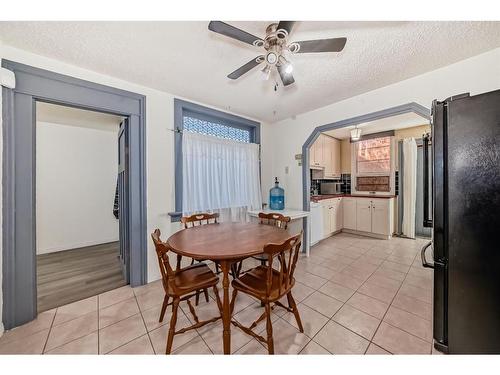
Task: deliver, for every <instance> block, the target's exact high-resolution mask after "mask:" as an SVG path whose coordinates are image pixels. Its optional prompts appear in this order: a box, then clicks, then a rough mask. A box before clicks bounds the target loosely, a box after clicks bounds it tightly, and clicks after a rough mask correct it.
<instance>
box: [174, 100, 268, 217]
mask: <svg viewBox="0 0 500 375" xmlns="http://www.w3.org/2000/svg"><path fill="white" fill-rule="evenodd" d="M174 117H175V120H174V122H175V123H174V125H175V212H170V213H169V215H170V216H171V218H172V221H178V220H180V217H181V216H182V212H183V211H186V210H188V211H189V210H190V208H192V207H185V210H183V192H184V191H193V190H192V187H193V184H192V182H191V181H192V179H193V178H201V177H200V176H202V175H206V174H207V173H205V172H207V171H209V168H208V167H210V168H212V167H213V168H222V166H224V165H225V164H224V163H219V164H216V163H212V164H210V166H208V164H207V167H206V168H202V169H199V168H198V167H196V165H197V164H196V165H194V164H192V163H198V162H201V161H200V160H201V159H199V158H196V157H194V156H193V154H192V151H191V150H196V152H198V150H201V149H202V148H203V147H210V148H207V149H206V150H207V151H208V153H204V155H205V156H204V157H205V159H204V162H208V161H209V159H210V160H211V159H213V158H214V157H215V158H217V156H214V155H216V154H215V152H214V151H215V150H214V148H213V147H215V146H214V145H215V144H218V145H219V147H224V150H225V151H227V152H226V154H229V151H230V150H233V151H234V150H237V151H238V152H240V153H238V154H234V153H233V154H232V155H233V159H234V158H235V157H234V155H239V156H237V158H238V157H241V158H242V159H241V160H247V159H248V158H246V157H243V156H242V155H245V154H244V151H243V150H241V147H238V145H237V144H236V143H234V142H233V146H234V147H233V148H231V145H230V144H227V142H229V143H231V142H232V141H236V142H238V143H239V142H241V143H244V144H247V145H248V147H246V146H245V147H246V148H254V149H255V144H260V124H259V123H258V122H255V121H251V120H248V119H245V118H242V117H239V116H235V115H231V114H229V113H225V112H221V111H217V110H214V109H211V108H207V107H203V106H200V105H197V104H194V103H189V102H186V101H183V100H179V99H175V100H174ZM183 134H189V135H190V136H189V137H184V136H183ZM191 135H192V136H191ZM200 135H202V136H207V137H206V139H203V137H201V138H200V137H199V136H200ZM214 137H216V138H214ZM217 139H220V141H217ZM188 140H189V141H188ZM186 142H188V144H189V146H190V150H188V153H189V154H188V155H186V154H185V153H183V145H184V144H187V143H186ZM224 142H226V143H224ZM192 146H196V147H192ZM241 146H243V145H241ZM200 147H201V148H200ZM219 151H220V150H219ZM247 151H248V150H247ZM204 152H205V151H204ZM231 152H232V151H231ZM234 152H236V151H234ZM248 152H249V151H248ZM252 155H253V154H252ZM237 158H236V159H234V160H233V161H236V160H237ZM245 158H246V159H245ZM183 160H186V162H187V163H188V164H192V165H193V167H190V168H189V169H188V171H192V170H195V169H196V168H198V169H197V170H199V171H200V173H199V174H197V175H195V176H193V175H192V174H191V173H189V175H186V174H185V173H183V164H184V162H183ZM238 160H240V159H238ZM253 160H257V161H256V162H257V174H255V168H245V167H243V168H242V167H240V168H239V169H244V170H245V171H249V170H250V169H251V170H252V173H253V174H252V177H251V178H248V176H246V174H248V173H250V172H248V173H246V174H244V176H241V175H239V174H238V175H237V176H236V175H235V176H233V178H234V180H235V181H242V179H243V177H245V178H246V180H245V181H249V180H250V181H253V182H256V183H258V192H257V191H256V189H257V188H256V186H253V185H254V184H252V187H251V189H252V191H254V193H255V194H258V195H259V196H260V175H259V174H260V167H259V160H258V146H257V159H255V158H254V159H253ZM198 164H199V163H198ZM233 164H234V163H233ZM254 164H255V163H254ZM254 164H252V165H254ZM228 168H229V167H228ZM228 168H226V169H225V170H224V171H226V170H227V169H228ZM184 171H186V169H184ZM202 171H204V172H203V173H201V172H202ZM210 173H211V176H212V177H213V178H206V179H205V180H204V181H201V182H199V183H207V184H209V185H214V186H205V192H207V191H211V193H210V196H207V197H206V198H210V199H203V202H206V201H208V202H211V198H213V197H212V196H213V195H214V194H215V193H213V192H214V191H215V192H217V191H221V189H220V188H222V185H221V184H220V181H219V180H220V179H221V178H222V177H221V176H216V175H218V174H221V173H218V172H217V173H216V172H212V171H210ZM223 173H225V172H222V174H223ZM241 173H243V172H241ZM233 174H234V173H233ZM255 176H256V177H255ZM205 177H206V176H205ZM186 181H188V183H189V184H190V186H188V185H186V186H185V187H184V188H183V185H184V184H185V183H186ZM214 181H219V183H213V182H214ZM224 181H225V180H224ZM244 185H245V189H247V187H248V184H247V183H245V184H244ZM242 188H243V187H241V186H240V187H239V188H236V186H235V187H234V189H233V188H232V187H231V186H229V187H228V186H224V189H225V190H223V191H225V193H224V194H223V195H221V197H220V198H221V199H220V200H225V199H226V198H227V196H230V197H231V199H232V200H231V202H232V206H237V205H236V204H235V203H234V204H233V202H235V201H238V198H240V195H241V194H236V193H238V192H240V191H242V190H241V189H242ZM245 191H246V190H245ZM233 192H234V193H235V194H236V198H237V199H236V200H235V199H233V198H235V195H234V194H233ZM246 193H248V191H246ZM193 194H194V193H193ZM196 194H198V192H196ZM199 194H202V192H201V191H200V192H199ZM221 194H222V193H221ZM252 194H253V193H252ZM252 194H247V196H249V195H251V196H253V195H252ZM255 194H254V195H255ZM193 196H194V195H193ZM197 197H198V198H199V196H198V195H197ZM222 198H224V199H222ZM220 200H219V201H220ZM199 201H200V199H195V200H194V201H190V202H189V203H190V204H191V203H193V205H194V204H195V203H196V204H198V203H197V202H199ZM184 202H186V200H184ZM223 205H224V204H223ZM259 208H260V207H259Z"/></svg>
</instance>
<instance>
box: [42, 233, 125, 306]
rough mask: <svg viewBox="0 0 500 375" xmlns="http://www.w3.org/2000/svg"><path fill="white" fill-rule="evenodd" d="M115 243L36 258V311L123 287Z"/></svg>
mask: <svg viewBox="0 0 500 375" xmlns="http://www.w3.org/2000/svg"><path fill="white" fill-rule="evenodd" d="M118 256H119V243H118V242H111V243H106V244H101V245H95V246H88V247H82V248H78V249H71V250H65V251H58V252H55V253H50V254H41V255H37V287H38V312H42V311H46V310H50V309H52V308H54V307H59V306H63V305H66V304H68V303H71V302H75V301H79V300H82V299H85V298H88V297H91V296H95V295H97V294H100V293H103V292H106V291H108V290H112V289H116V288H119V287H121V286H123V285H125V284H126V283H125V279H124V278H123V274H122V267H121V263H120V260H119V258H118Z"/></svg>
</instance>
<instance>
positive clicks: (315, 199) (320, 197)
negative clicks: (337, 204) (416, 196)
mask: <svg viewBox="0 0 500 375" xmlns="http://www.w3.org/2000/svg"><path fill="white" fill-rule="evenodd" d="M343 197H353V198H376V199H389V198H395V197H396V196H395V195H374V194H330V195H311V202H318V201H322V200H324V199H332V198H343Z"/></svg>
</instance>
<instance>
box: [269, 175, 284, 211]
mask: <svg viewBox="0 0 500 375" xmlns="http://www.w3.org/2000/svg"><path fill="white" fill-rule="evenodd" d="M279 184H280V183H279V182H278V177H275V180H274V187H273V188H272V189H271V190H269V208H270V209H271V210H284V209H285V189H283V188H281V187H279Z"/></svg>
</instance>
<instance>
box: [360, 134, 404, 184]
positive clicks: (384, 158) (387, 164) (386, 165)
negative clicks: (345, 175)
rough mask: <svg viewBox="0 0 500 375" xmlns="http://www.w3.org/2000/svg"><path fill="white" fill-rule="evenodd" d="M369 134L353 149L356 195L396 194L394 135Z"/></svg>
mask: <svg viewBox="0 0 500 375" xmlns="http://www.w3.org/2000/svg"><path fill="white" fill-rule="evenodd" d="M388 133H389V132H384V133H383V134H380V135H379V134H376V135H375V134H369V135H367V136H365V137H366V138H365V139H363V138H362V139H361V140H360V141H357V142H353V143H352V147H351V181H353V182H354V183H353V185H352V191H353V192H354V193H357V192H359V193H361V192H363V193H368V192H370V193H374V192H376V193H377V194H395V168H396V164H395V156H394V155H395V151H394V150H395V141H394V136H393V133H392V134H391V133H389V134H388Z"/></svg>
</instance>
